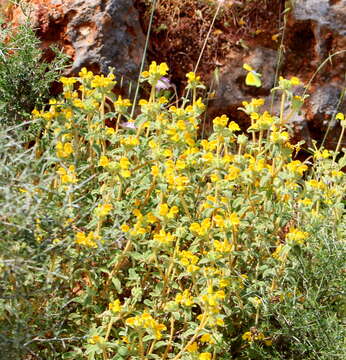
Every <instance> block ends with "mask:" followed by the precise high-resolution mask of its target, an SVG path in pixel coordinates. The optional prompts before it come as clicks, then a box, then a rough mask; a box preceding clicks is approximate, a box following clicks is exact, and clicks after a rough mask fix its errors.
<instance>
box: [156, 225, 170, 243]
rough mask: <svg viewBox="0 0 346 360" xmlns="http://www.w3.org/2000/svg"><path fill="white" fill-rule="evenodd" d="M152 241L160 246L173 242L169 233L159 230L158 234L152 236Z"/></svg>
mask: <svg viewBox="0 0 346 360" xmlns="http://www.w3.org/2000/svg"><path fill="white" fill-rule="evenodd" d="M154 240H155V241H157V242H159V243H161V244H165V245H168V244H170V243H171V242H172V241H174V236H173V235H172V234H171V233H166V231H165V230H163V229H161V230H160V232H159V233H158V234H155V235H154Z"/></svg>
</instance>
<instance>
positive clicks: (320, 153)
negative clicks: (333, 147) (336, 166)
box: [314, 149, 332, 160]
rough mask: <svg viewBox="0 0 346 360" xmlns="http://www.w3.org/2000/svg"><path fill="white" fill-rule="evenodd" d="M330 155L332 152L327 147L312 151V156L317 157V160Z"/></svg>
mask: <svg viewBox="0 0 346 360" xmlns="http://www.w3.org/2000/svg"><path fill="white" fill-rule="evenodd" d="M331 155H332V154H331V153H330V151H329V150H327V149H324V150H323V151H320V150H316V151H315V152H314V158H315V159H317V160H319V159H328V158H329V157H330V156H331Z"/></svg>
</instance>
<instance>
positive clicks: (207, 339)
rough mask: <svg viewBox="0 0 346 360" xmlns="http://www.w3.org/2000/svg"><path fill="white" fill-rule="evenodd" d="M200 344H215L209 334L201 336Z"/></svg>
mask: <svg viewBox="0 0 346 360" xmlns="http://www.w3.org/2000/svg"><path fill="white" fill-rule="evenodd" d="M200 340H201V342H202V343H209V344H215V340H214V339H213V337H212V336H211V335H210V334H208V333H207V334H203V335H202V336H201V339H200Z"/></svg>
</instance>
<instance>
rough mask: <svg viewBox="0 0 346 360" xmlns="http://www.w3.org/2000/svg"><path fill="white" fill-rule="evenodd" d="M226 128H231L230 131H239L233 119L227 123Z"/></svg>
mask: <svg viewBox="0 0 346 360" xmlns="http://www.w3.org/2000/svg"><path fill="white" fill-rule="evenodd" d="M228 128H229V129H230V130H231V131H240V127H239V125H238V124H237V123H236V122H234V121H231V122H230V123H229V124H228Z"/></svg>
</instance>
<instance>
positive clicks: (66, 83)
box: [60, 76, 77, 86]
mask: <svg viewBox="0 0 346 360" xmlns="http://www.w3.org/2000/svg"><path fill="white" fill-rule="evenodd" d="M60 82H61V83H62V84H63V85H64V86H72V85H73V84H75V83H76V82H77V79H76V78H75V77H69V78H68V77H64V76H62V77H61V78H60Z"/></svg>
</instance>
